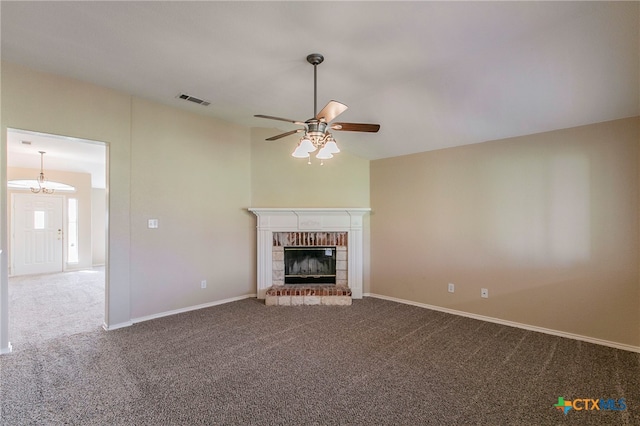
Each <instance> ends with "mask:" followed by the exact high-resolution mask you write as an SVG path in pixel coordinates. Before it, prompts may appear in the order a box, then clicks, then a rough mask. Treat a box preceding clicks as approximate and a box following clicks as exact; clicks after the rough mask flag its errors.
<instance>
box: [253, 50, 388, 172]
mask: <svg viewBox="0 0 640 426" xmlns="http://www.w3.org/2000/svg"><path fill="white" fill-rule="evenodd" d="M322 61H324V56H322V55H321V54H319V53H312V54H310V55H308V56H307V62H309V63H310V64H311V65H313V118H310V119H308V120H307V121H304V122H303V121H297V120H290V119H288V118H281V117H273V116H270V115H262V114H256V115H254V117H259V118H267V119H269V120H279V121H286V122H288V123H293V124H297V125H299V126H302V127H303V128H302V129H296V130H291V131H289V132H285V133H282V134H279V135H276V136H272V137H270V138H267V139H266V140H268V141H274V140H277V139H280V138H284V137H286V136H289V135H293V134H296V133H301V132H304V135H303V136H302V139H300V142H299V143H298V146H297V147H296V149H295V150H294V151H293V153H292V154H291V155H292V156H294V157H296V158H309V164H311V160H310V153H312V152H314V151H316V150H317V149H319V151H318V154H317V155H316V158H318V159H320V160H326V159H329V158H331V157H333V154H336V153H338V152H340V149H339V148H338V146H337V145H336V141H335V139H333V136H332V135H331V133H330V132H329V130H338V131H343V132H344V131H346V132H371V133H375V132H377V131H378V130H380V125H379V124H367V123H331V121H332V120H333V119H335V118H336V117H337V116H339V115H340V114H342V113H343V112H345V111H346V110H347V108H348V107H347V106H346V105H345V104H343V103H340V102H338V101H329V103H328V104H327V105H325V107H324V108H322V110H320V112H318V108H317V104H318V79H317V67H318V65H320V64H321V63H322ZM321 164H322V163H321Z"/></svg>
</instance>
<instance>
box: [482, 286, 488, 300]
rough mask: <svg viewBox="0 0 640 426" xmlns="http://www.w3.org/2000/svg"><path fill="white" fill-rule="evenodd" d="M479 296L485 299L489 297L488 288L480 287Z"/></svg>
mask: <svg viewBox="0 0 640 426" xmlns="http://www.w3.org/2000/svg"><path fill="white" fill-rule="evenodd" d="M480 297H484V298H485V299H488V298H489V290H488V289H486V288H481V289H480Z"/></svg>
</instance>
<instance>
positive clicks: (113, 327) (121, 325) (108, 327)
mask: <svg viewBox="0 0 640 426" xmlns="http://www.w3.org/2000/svg"><path fill="white" fill-rule="evenodd" d="M132 325H133V323H132V322H131V321H125V322H121V323H118V324H114V325H107V323H103V324H102V328H104V329H105V330H107V331H113V330H117V329H119V328H124V327H129V326H132Z"/></svg>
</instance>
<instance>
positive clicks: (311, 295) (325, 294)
mask: <svg viewBox="0 0 640 426" xmlns="http://www.w3.org/2000/svg"><path fill="white" fill-rule="evenodd" d="M264 302H265V305H268V306H298V305H340V306H348V305H351V290H350V289H349V288H348V287H341V286H335V285H300V284H291V285H281V286H273V287H271V288H269V289H267V292H266V295H265V301H264Z"/></svg>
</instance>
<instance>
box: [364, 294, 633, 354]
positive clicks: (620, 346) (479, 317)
mask: <svg viewBox="0 0 640 426" xmlns="http://www.w3.org/2000/svg"><path fill="white" fill-rule="evenodd" d="M364 296H366V297H375V298H377V299H384V300H389V301H392V302H397V303H403V304H405V305H412V306H417V307H419V308H425V309H431V310H433V311H440V312H445V313H448V314H453V315H459V316H463V317H467V318H473V319H477V320H480V321H487V322H492V323H495V324H501V325H506V326H509V327H516V328H522V329H524V330H529V331H537V332H538V333H545V334H551V335H553V336H558V337H566V338H567V339H573V340H581V341H583V342H588V343H594V344H596V345H602V346H609V347H611V348H616V349H622V350H624V351H630V352H638V353H640V346H632V345H626V344H624V343H617V342H612V341H609V340H602V339H596V338H595V337H589V336H582V335H580V334H573V333H567V332H564V331H558V330H553V329H551V328H544V327H537V326H534V325H528V324H522V323H519V322H514V321H507V320H503V319H499V318H493V317H488V316H485V315H478V314H473V313H470V312H464V311H458V310H455V309H449V308H443V307H441V306H435V305H428V304H426V303H418V302H413V301H411V300H405V299H398V298H395V297H389V296H383V295H381V294H375V293H365V294H364Z"/></svg>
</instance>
